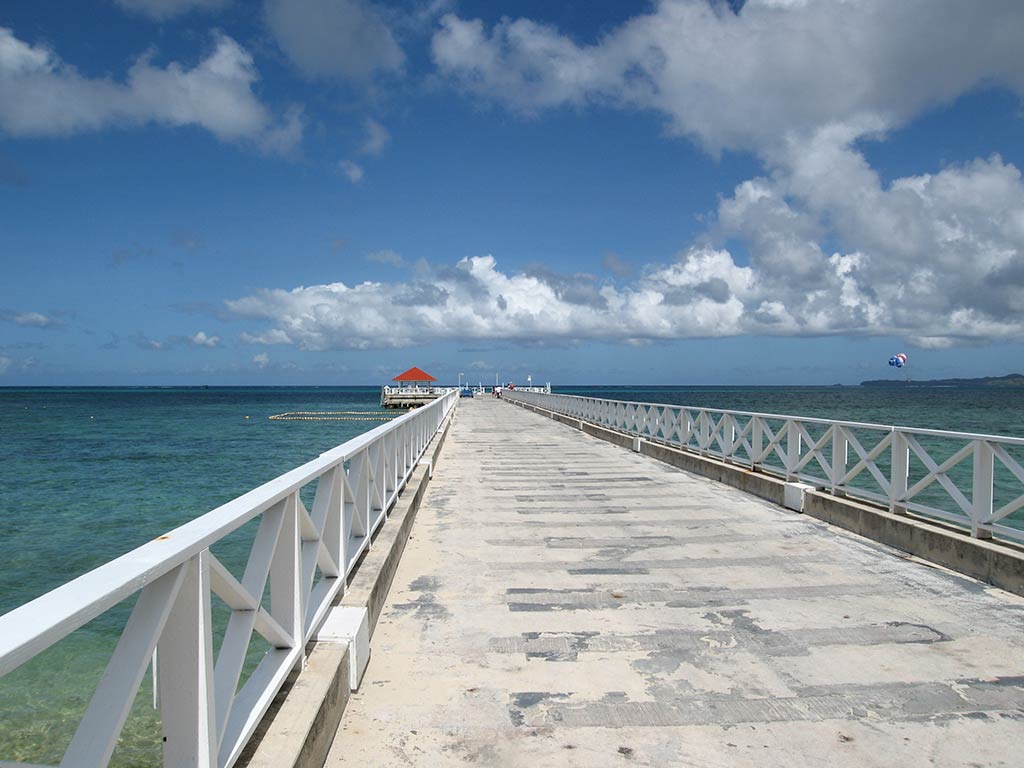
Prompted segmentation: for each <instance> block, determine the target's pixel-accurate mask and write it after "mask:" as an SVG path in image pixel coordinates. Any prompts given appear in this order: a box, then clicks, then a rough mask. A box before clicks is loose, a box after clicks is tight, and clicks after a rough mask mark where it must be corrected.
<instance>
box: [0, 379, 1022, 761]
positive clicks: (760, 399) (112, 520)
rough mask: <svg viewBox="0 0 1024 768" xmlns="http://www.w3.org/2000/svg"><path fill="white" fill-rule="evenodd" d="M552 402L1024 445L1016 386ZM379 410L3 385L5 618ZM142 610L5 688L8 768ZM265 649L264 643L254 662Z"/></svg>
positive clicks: (651, 390) (139, 745)
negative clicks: (326, 415)
mask: <svg viewBox="0 0 1024 768" xmlns="http://www.w3.org/2000/svg"><path fill="white" fill-rule="evenodd" d="M555 390H556V391H558V392H565V393H569V394H579V395H589V396H594V397H605V398H611V399H621V400H638V401H647V402H658V403H670V404H682V405H695V406H698V405H699V406H707V407H716V408H727V409H734V410H747V411H761V412H772V413H780V414H794V415H801V416H816V417H823V418H836V419H844V420H851V421H866V422H877V423H882V424H900V425H906V426H917V427H932V428H940V429H951V430H961V431H970V432H983V433H994V434H1007V435H1014V436H1024V392H1019V391H1012V390H991V389H924V388H913V387H910V388H897V389H869V388H857V387H842V388H834V387H796V388H793V387H788V388H782V387H766V388H751V387H747V388H741V387H721V388H716V387H695V388H676V387H556V388H555ZM378 402H379V390H378V389H377V388H375V387H371V388H252V389H247V388H214V389H184V388H169V389H32V390H16V389H0V614H2V613H5V612H7V611H9V610H11V609H12V608H14V607H16V606H17V605H20V604H22V603H24V602H26V601H28V600H30V599H32V598H34V597H37V596H39V595H41V594H43V593H45V592H47V591H49V590H50V589H53V588H54V587H56V586H59V585H60V584H63V583H65V582H66V581H68V580H69V579H71V578H73V577H75V576H77V575H80V574H82V573H84V572H86V571H88V570H90V569H92V568H94V567H96V566H98V565H100V564H102V563H104V562H107V561H109V560H111V559H113V558H115V557H117V556H118V555H121V554H123V553H125V552H127V551H129V550H131V549H132V548H134V547H136V546H139V545H140V544H143V543H145V542H146V541H149V540H150V539H152V538H154V537H156V536H158V535H160V534H162V533H164V532H166V531H168V530H170V529H172V528H174V527H176V526H178V525H181V524H182V523H184V522H187V521H188V520H190V519H192V518H194V517H196V516H198V515H200V514H203V513H205V512H207V511H209V510H210V509H212V508H213V507H215V506H217V505H219V504H222V503H224V502H225V501H228V500H230V499H232V498H234V497H236V496H238V495H240V494H242V493H244V492H246V491H248V490H250V489H252V488H253V487H255V486H257V485H259V484H260V483H263V482H265V481H267V480H270V479H272V478H274V477H276V476H277V475H279V474H281V473H283V472H285V471H287V470H289V469H291V468H293V467H295V466H298V465H299V464H301V463H303V462H305V461H308V460H309V459H311V458H313V457H315V456H316V455H318V454H319V453H322V452H323V451H325V450H327V449H328V448H331V447H333V446H335V445H337V444H339V443H341V442H344V441H345V440H348V439H350V438H352V437H354V436H356V435H357V434H359V433H361V432H363V431H366V430H368V429H371V428H373V427H375V426H377V424H378V423H379V422H336V421H325V422H303V421H268V419H267V417H268V416H270V415H272V414H275V413H281V412H285V411H298V410H305V411H313V410H328V411H329V410H362V409H366V410H377V404H378ZM245 416H249V417H250V418H249V419H246V418H245ZM247 543H248V542H247V540H246V537H245V531H241V532H240V534H239V536H238V537H234V538H233V539H232V540H230V541H228V542H226V544H225V545H224V546H223V547H221V548H218V549H217V555H218V557H221V558H222V559H223V560H224V561H225V562H226V564H228V565H229V567H231V566H238V565H239V564H241V563H244V558H245V555H246V552H247ZM215 608H216V604H215ZM129 610H130V605H128V604H126V605H122V606H119V607H118V608H116V609H114V610H111V611H110V612H109V613H108V614H107V615H105V616H103V617H100V618H99V619H97V620H96V621H94V622H92V623H91V624H90V625H88V626H87V627H86V628H84V629H83V630H81V631H79V632H76V633H75V634H74V635H72V636H71V637H70V638H68V639H67V640H65V641H62V642H61V643H58V644H57V645H56V646H54V647H53V648H51V649H50V650H48V651H47V652H45V653H44V654H42V655H41V656H40V657H38V658H37V659H36V660H35V661H34V662H33V663H31V664H30V665H26V666H25V667H23V668H22V669H20V670H18V671H17V672H16V673H13V674H12V675H9V676H7V677H6V678H3V679H2V680H0V759H18V760H23V761H27V762H49V763H55V762H57V761H58V760H59V759H60V756H61V754H62V753H63V749H64V746H65V745H66V744H67V743H68V741H69V739H70V738H71V734H72V732H73V729H74V726H75V724H76V723H77V719H78V717H79V716H80V714H81V711H82V709H83V707H84V706H85V703H86V702H87V700H88V696H89V695H90V694H91V691H92V689H93V687H94V686H95V683H96V681H97V679H98V676H99V674H100V673H101V672H102V669H103V667H104V665H105V664H106V660H107V658H108V657H109V654H110V651H111V650H112V648H113V646H114V643H115V642H116V640H117V635H118V633H119V631H120V629H121V627H122V626H123V622H124V618H125V616H126V615H127V613H128V611H129ZM225 618H226V612H225V611H223V610H221V611H220V612H218V613H215V619H216V621H217V622H218V623H220V624H222V623H223V621H224V620H225ZM261 650H262V649H261V647H260V646H259V644H258V643H254V647H253V651H252V656H253V658H255V657H256V656H258V655H259V653H260V652H261ZM147 678H148V676H147ZM150 696H151V689H150V688H149V682H148V679H147V681H146V682H145V683H144V685H143V689H142V690H141V691H140V694H139V699H138V702H137V706H136V707H135V708H134V710H133V713H132V717H131V719H130V720H129V723H128V725H127V726H126V728H125V732H124V738H123V740H122V743H121V745H120V746H119V748H118V751H117V752H116V753H115V764H117V765H152V764H154V763H155V762H158V757H157V756H158V754H159V746H158V725H157V721H156V717H155V714H154V712H153V710H152V708H151V707H150V706H149V705H148V699H149V697H150Z"/></svg>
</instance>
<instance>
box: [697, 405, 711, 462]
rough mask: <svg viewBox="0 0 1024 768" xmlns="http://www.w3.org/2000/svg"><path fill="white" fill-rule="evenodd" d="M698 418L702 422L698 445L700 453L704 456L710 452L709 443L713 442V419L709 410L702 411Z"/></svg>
mask: <svg viewBox="0 0 1024 768" xmlns="http://www.w3.org/2000/svg"><path fill="white" fill-rule="evenodd" d="M697 418H698V421H699V422H700V437H699V438H698V439H697V447H698V448H699V449H700V455H701V456H703V455H704V454H706V453H707V452H708V445H709V444H710V442H711V423H710V422H711V419H710V417H709V416H708V412H707V411H701V412H700V416H698V417H697Z"/></svg>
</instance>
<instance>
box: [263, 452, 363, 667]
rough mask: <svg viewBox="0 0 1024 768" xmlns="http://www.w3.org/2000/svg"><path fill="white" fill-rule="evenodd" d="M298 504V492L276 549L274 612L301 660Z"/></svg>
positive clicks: (302, 615)
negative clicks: (290, 638) (289, 636)
mask: <svg viewBox="0 0 1024 768" xmlns="http://www.w3.org/2000/svg"><path fill="white" fill-rule="evenodd" d="M339 468H340V467H339ZM298 505H299V494H298V493H297V492H296V493H293V494H292V495H291V496H289V497H288V499H287V500H286V501H285V507H284V521H283V522H282V523H281V533H280V534H279V535H278V539H277V547H276V548H275V549H274V559H273V561H272V562H271V564H270V615H271V616H273V617H274V618H275V619H276V620H277V623H278V624H280V625H281V627H282V628H283V629H284V631H285V632H287V633H288V634H290V635H291V636H292V642H293V643H294V645H293V646H292V648H294V649H298V653H297V662H298V663H300V664H301V663H302V660H303V646H304V645H305V639H304V638H303V627H302V624H303V620H304V619H305V616H306V607H305V605H303V599H302V555H301V552H302V540H301V539H302V537H301V529H300V527H299V507H298ZM342 530H344V526H342ZM338 569H339V570H340V571H341V574H342V575H341V576H340V578H344V573H345V564H344V563H339V564H338Z"/></svg>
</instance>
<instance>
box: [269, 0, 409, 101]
mask: <svg viewBox="0 0 1024 768" xmlns="http://www.w3.org/2000/svg"><path fill="white" fill-rule="evenodd" d="M264 13H265V16H266V21H267V26H268V27H269V28H270V31H271V33H272V34H273V35H274V38H275V40H277V44H278V45H279V46H280V47H281V50H283V51H284V52H285V54H287V56H288V58H289V59H291V61H292V63H294V64H295V66H296V67H297V68H298V70H299V71H300V72H302V73H303V74H304V75H305V76H307V77H309V78H336V79H341V80H351V81H357V82H359V81H366V80H368V79H370V78H372V77H373V76H375V75H377V74H380V73H389V72H397V71H399V70H400V69H401V68H402V64H403V63H404V61H405V54H403V53H402V49H401V48H400V47H399V45H398V43H397V42H396V41H395V37H394V35H393V34H392V32H391V28H390V27H389V25H388V22H387V20H386V17H385V14H384V12H383V11H382V10H381V9H380V8H378V7H377V6H376V5H375V4H374V3H372V2H369V0H266V2H265V3H264Z"/></svg>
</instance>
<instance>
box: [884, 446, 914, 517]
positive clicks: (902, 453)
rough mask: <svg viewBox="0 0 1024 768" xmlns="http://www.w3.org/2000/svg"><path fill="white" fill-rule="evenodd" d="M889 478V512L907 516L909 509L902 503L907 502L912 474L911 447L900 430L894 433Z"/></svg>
mask: <svg viewBox="0 0 1024 768" xmlns="http://www.w3.org/2000/svg"><path fill="white" fill-rule="evenodd" d="M890 464H891V467H892V469H891V474H890V478H889V511H890V512H892V513H893V514H897V515H905V514H906V513H907V508H906V506H904V504H901V503H900V502H906V496H907V477H908V476H909V474H910V446H909V445H908V444H907V436H906V435H904V434H903V433H902V432H900V431H899V430H898V429H896V430H893V433H892V459H891V461H890Z"/></svg>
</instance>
